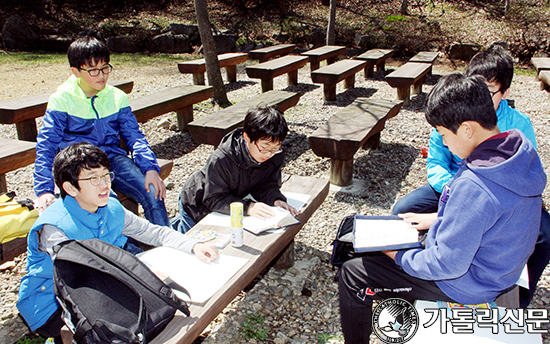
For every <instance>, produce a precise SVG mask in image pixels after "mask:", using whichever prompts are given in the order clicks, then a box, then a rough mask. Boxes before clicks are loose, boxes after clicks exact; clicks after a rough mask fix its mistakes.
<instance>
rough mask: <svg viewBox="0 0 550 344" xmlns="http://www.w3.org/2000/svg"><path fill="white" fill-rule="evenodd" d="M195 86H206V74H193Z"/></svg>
mask: <svg viewBox="0 0 550 344" xmlns="http://www.w3.org/2000/svg"><path fill="white" fill-rule="evenodd" d="M193 85H206V84H205V81H204V73H195V74H193Z"/></svg>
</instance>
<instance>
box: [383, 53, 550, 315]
mask: <svg viewBox="0 0 550 344" xmlns="http://www.w3.org/2000/svg"><path fill="white" fill-rule="evenodd" d="M466 74H467V75H481V76H483V77H484V78H485V80H486V81H485V82H486V84H487V86H488V87H489V91H490V92H491V96H492V100H493V104H494V107H495V110H496V114H497V125H498V127H499V129H500V130H501V131H506V130H510V129H518V130H520V131H521V132H523V134H524V135H525V136H526V137H527V138H528V139H529V140H530V141H531V143H533V146H534V147H535V149H536V148H537V142H536V139H535V131H534V129H533V125H532V124H531V120H530V119H529V117H527V116H526V115H524V114H522V113H521V112H519V111H517V110H516V109H513V108H511V107H510V105H509V104H508V101H507V100H506V98H507V97H508V95H509V94H510V85H511V83H512V78H513V76H514V62H513V60H512V57H511V56H510V54H509V53H508V52H507V51H506V50H505V49H504V48H502V47H501V46H499V45H494V46H492V47H490V48H489V49H487V50H484V51H480V52H479V53H477V54H476V55H475V56H474V57H473V58H472V59H471V61H470V63H469V64H468V68H467V70H466ZM461 161H462V159H460V158H459V157H458V156H456V155H455V154H453V153H451V151H450V150H449V148H448V147H447V146H446V145H445V144H444V143H443V138H442V137H441V135H439V133H438V132H437V130H435V129H434V130H433V131H432V134H431V136H430V143H429V152H428V161H427V163H426V168H427V173H428V184H425V185H423V186H421V187H420V188H418V189H416V190H414V191H413V192H411V193H409V194H408V195H406V196H405V197H403V198H402V199H400V200H399V201H398V202H397V203H396V204H395V206H394V207H393V209H392V214H393V215H397V214H404V213H408V212H412V213H431V212H435V211H437V204H438V200H439V197H440V196H441V192H442V190H443V188H444V187H445V185H446V184H447V182H449V180H451V178H452V177H453V176H454V175H455V173H456V172H457V171H458V169H459V167H460V162H461ZM540 231H541V232H540V235H539V238H538V240H537V245H536V247H535V251H534V252H533V254H532V256H531V257H530V258H529V262H528V264H527V270H528V273H529V290H526V289H524V288H520V307H522V308H525V307H527V305H529V302H530V301H531V298H532V297H533V294H534V293H535V290H536V287H537V282H538V280H539V278H540V276H541V275H542V273H543V272H544V269H545V267H546V265H547V264H548V261H549V260H550V215H549V214H548V212H547V211H546V210H545V209H544V208H543V209H542V212H541V224H540Z"/></svg>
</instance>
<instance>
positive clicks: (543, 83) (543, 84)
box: [508, 70, 550, 103]
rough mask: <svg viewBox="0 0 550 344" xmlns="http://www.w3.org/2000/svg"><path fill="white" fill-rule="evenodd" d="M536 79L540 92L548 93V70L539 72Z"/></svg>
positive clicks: (549, 78)
mask: <svg viewBox="0 0 550 344" xmlns="http://www.w3.org/2000/svg"><path fill="white" fill-rule="evenodd" d="M538 79H539V80H540V90H541V91H547V92H550V70H541V71H540V72H539V76H538ZM508 103H510V100H508Z"/></svg>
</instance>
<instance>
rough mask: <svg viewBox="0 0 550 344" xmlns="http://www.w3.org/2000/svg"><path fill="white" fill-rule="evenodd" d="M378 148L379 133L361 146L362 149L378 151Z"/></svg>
mask: <svg viewBox="0 0 550 344" xmlns="http://www.w3.org/2000/svg"><path fill="white" fill-rule="evenodd" d="M378 147H380V132H378V133H376V134H374V135H372V136H371V137H369V138H368V140H367V141H366V142H365V143H364V144H363V149H368V148H370V149H378Z"/></svg>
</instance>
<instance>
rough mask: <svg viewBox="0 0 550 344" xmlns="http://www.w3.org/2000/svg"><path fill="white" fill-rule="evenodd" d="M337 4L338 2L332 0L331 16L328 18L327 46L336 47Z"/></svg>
mask: <svg viewBox="0 0 550 344" xmlns="http://www.w3.org/2000/svg"><path fill="white" fill-rule="evenodd" d="M336 2H337V0H330V15H329V18H328V28H327V45H334V41H335V39H334V36H335V31H336V30H335V26H336V25H335V22H336Z"/></svg>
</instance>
